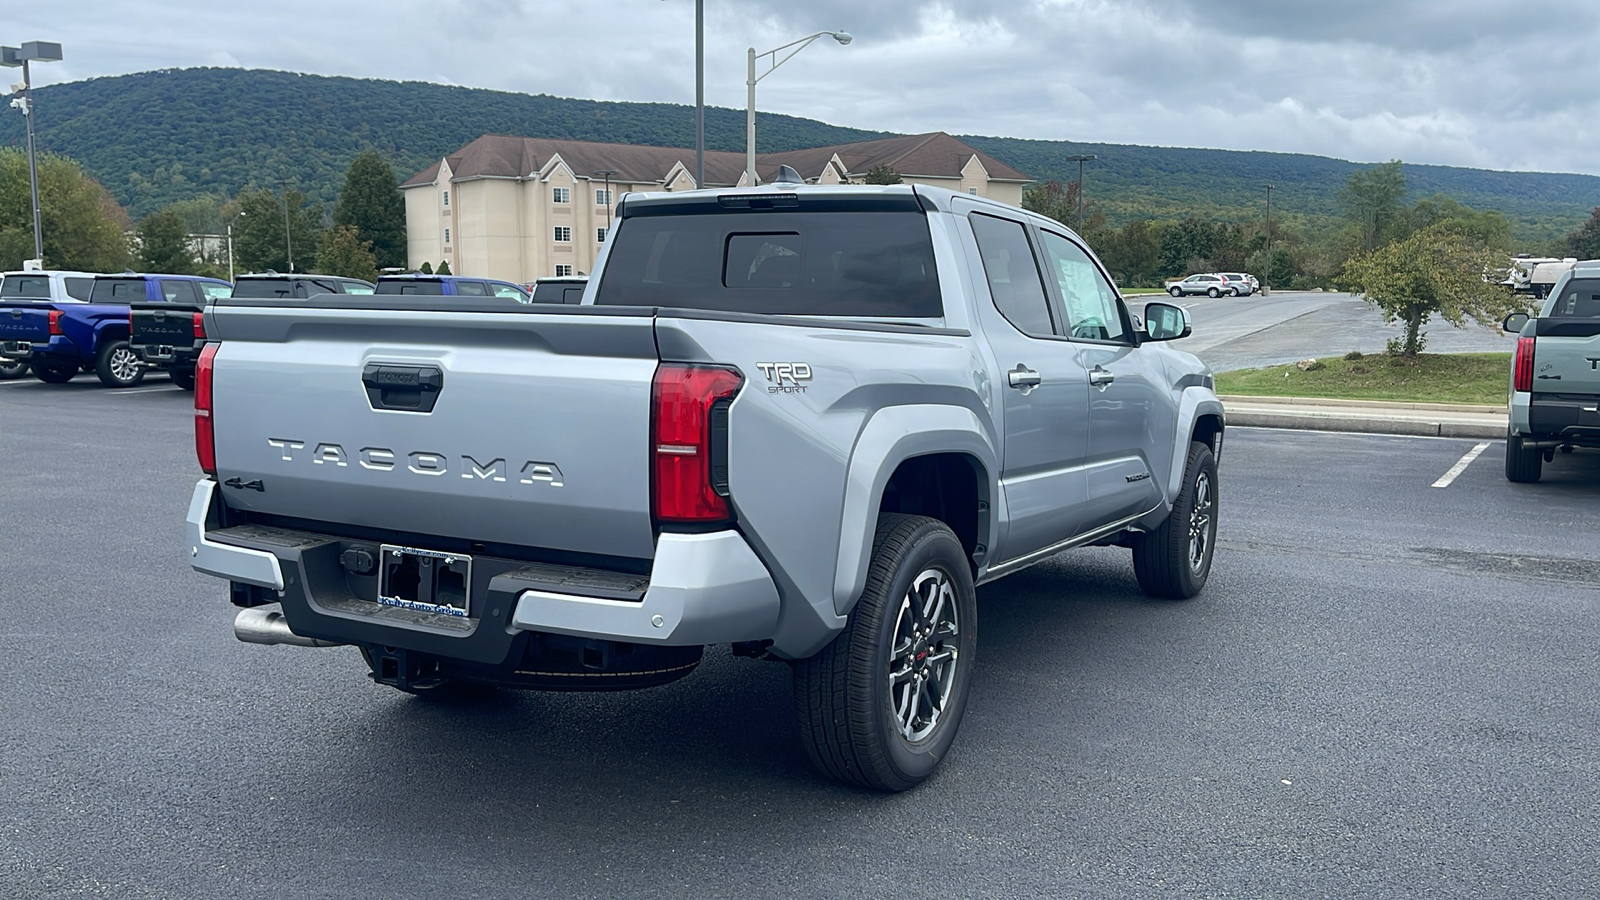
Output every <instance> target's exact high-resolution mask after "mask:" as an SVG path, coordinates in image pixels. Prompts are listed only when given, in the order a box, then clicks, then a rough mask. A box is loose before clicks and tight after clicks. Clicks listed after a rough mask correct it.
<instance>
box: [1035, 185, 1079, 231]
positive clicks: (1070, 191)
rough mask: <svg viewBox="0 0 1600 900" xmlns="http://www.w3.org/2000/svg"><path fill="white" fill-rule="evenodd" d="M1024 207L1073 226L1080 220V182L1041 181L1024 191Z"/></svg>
mask: <svg viewBox="0 0 1600 900" xmlns="http://www.w3.org/2000/svg"><path fill="white" fill-rule="evenodd" d="M1022 208H1023V209H1026V210H1030V211H1032V212H1036V213H1038V214H1039V215H1041V216H1048V217H1049V218H1052V219H1055V220H1056V221H1057V222H1060V223H1061V224H1063V225H1066V226H1068V227H1071V226H1072V223H1073V222H1076V221H1077V220H1078V183H1077V182H1076V181H1074V182H1070V183H1068V184H1066V185H1063V184H1062V183H1061V182H1059V181H1041V182H1039V183H1038V184H1036V185H1034V186H1033V187H1031V188H1028V189H1027V190H1025V191H1023V192H1022Z"/></svg>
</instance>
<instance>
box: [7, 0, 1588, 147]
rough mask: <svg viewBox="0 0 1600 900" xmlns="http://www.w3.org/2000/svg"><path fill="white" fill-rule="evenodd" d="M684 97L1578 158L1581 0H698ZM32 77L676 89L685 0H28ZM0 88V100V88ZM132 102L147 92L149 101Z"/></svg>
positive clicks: (1153, 140) (864, 117)
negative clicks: (702, 78) (207, 68)
mask: <svg viewBox="0 0 1600 900" xmlns="http://www.w3.org/2000/svg"><path fill="white" fill-rule="evenodd" d="M705 5H706V102H707V103H708V104H712V105H717V106H728V107H734V108H740V109H742V108H743V107H744V104H745V89H744V80H745V49H746V48H747V47H749V46H752V45H753V46H755V48H756V49H757V50H758V51H762V50H767V49H770V48H772V47H775V46H777V45H779V44H783V43H786V42H788V41H790V40H793V39H794V38H797V37H801V36H803V35H805V34H808V33H811V32H814V31H818V30H821V29H843V30H846V31H849V32H850V33H851V34H853V35H854V36H855V40H854V42H852V43H851V44H850V45H849V46H848V47H840V46H838V45H836V44H834V43H833V42H832V41H830V40H827V39H824V40H822V41H818V42H817V43H816V44H814V45H812V46H811V47H810V48H808V49H807V50H806V51H805V52H804V53H802V54H800V55H799V56H797V57H795V58H794V59H793V60H792V61H790V62H788V63H786V64H785V65H784V66H783V68H781V69H780V70H778V71H777V72H775V73H773V74H772V75H771V76H770V77H768V78H766V79H765V80H763V81H762V82H761V84H760V86H759V88H758V96H757V99H758V104H757V105H758V108H760V109H762V110H764V111H770V112H782V113H788V114H791V115H796V116H805V117H808V118H815V119H820V120H822V121H825V122H830V123H833V124H836V125H848V126H854V127H858V128H869V129H881V130H888V131H897V132H924V131H936V130H942V131H948V132H951V133H954V134H984V135H1003V136H1010V137H1024V138H1047V139H1064V140H1080V141H1106V142H1113V143H1135V144H1157V145H1166V146H1184V147H1220V148H1227V149H1235V150H1283V151H1293V152H1303V153H1315V154H1320V155H1325V156H1335V157H1340V158H1343V159H1350V160H1356V161H1359V162H1377V161H1383V160H1387V159H1392V158H1399V159H1403V160H1405V161H1407V162H1416V163H1439V164H1445V165H1462V166H1478V167H1484V168H1495V169H1531V170H1542V171H1559V172H1584V173H1591V174H1600V91H1596V90H1595V83H1596V80H1595V71H1596V69H1595V63H1594V58H1595V56H1596V50H1597V48H1600V40H1597V39H1600V0H1516V2H1512V0H1436V2H1416V0H1337V2H1324V0H951V2H930V0H705ZM8 6H9V8H8V9H7V11H6V14H5V16H4V17H3V19H0V43H5V44H11V45H15V44H17V43H19V42H21V41H29V40H53V41H59V42H60V43H62V44H63V45H64V47H65V55H66V59H65V60H64V61H63V62H59V63H50V64H45V65H40V66H38V67H37V68H36V70H35V76H34V80H35V83H36V84H50V83H54V82H59V81H75V80H80V79H84V78H91V77H95V76H99V75H119V74H124V73H128V72H139V71H146V70H150V69H158V68H178V67H185V66H199V65H218V66H245V67H250V68H274V69H289V70H293V71H299V72H311V73H317V74H322V75H350V76H357V77H370V78H389V79H397V80H421V81H434V82H442V83H448V84H459V85H465V86H470V87H484V88H495V89H500V90H509V91H523V92H528V93H546V94H555V95H559V96H566V97H586V98H593V99H599V100H641V101H665V102H674V103H693V102H694V0H428V2H424V0H367V2H347V0H316V2H311V0H276V2H257V0H220V2H219V0H160V2H148V0H47V2H29V3H26V4H23V3H16V4H9V5H8ZM3 111H4V110H0V112H3ZM152 112H154V111H152Z"/></svg>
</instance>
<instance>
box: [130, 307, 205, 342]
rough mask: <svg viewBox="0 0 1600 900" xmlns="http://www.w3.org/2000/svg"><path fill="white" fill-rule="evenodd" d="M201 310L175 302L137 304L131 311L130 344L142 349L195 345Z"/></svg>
mask: <svg viewBox="0 0 1600 900" xmlns="http://www.w3.org/2000/svg"><path fill="white" fill-rule="evenodd" d="M197 312H200V308H199V307H195V306H179V305H176V304H172V303H136V304H133V305H131V306H130V308H129V313H128V316H129V319H128V323H129V325H128V330H129V338H128V342H129V343H131V344H132V345H133V346H134V347H141V346H168V347H172V346H177V347H188V346H191V345H192V344H193V343H194V341H195V338H196V337H201V336H203V335H196V334H195V330H196V329H195V327H194V315H195V313H197Z"/></svg>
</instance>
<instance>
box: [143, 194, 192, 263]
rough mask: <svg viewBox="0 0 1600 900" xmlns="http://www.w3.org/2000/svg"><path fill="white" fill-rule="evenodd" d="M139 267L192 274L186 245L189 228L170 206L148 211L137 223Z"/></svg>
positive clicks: (190, 252)
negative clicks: (153, 211) (157, 210)
mask: <svg viewBox="0 0 1600 900" xmlns="http://www.w3.org/2000/svg"><path fill="white" fill-rule="evenodd" d="M137 263H138V266H139V269H140V271H144V272H162V273H166V274H169V275H193V274H195V259H194V252H193V251H191V250H190V249H189V229H188V228H187V227H185V226H184V223H183V217H182V216H180V215H178V213H177V212H175V211H174V210H171V209H165V210H162V211H161V212H155V213H151V214H150V215H148V216H145V217H144V219H143V220H142V221H141V222H140V223H139V253H138V258H137Z"/></svg>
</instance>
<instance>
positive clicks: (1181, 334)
mask: <svg viewBox="0 0 1600 900" xmlns="http://www.w3.org/2000/svg"><path fill="white" fill-rule="evenodd" d="M1193 331H1194V329H1193V328H1191V327H1190V324H1189V311H1188V310H1186V309H1184V308H1183V307H1181V306H1173V305H1172V304H1170V303H1155V302H1153V303H1146V304H1145V307H1144V339H1145V340H1147V341H1176V340H1178V339H1179V338H1186V337H1188V336H1189V335H1190V334H1191V333H1193Z"/></svg>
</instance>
